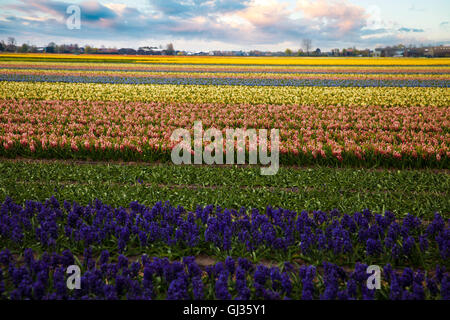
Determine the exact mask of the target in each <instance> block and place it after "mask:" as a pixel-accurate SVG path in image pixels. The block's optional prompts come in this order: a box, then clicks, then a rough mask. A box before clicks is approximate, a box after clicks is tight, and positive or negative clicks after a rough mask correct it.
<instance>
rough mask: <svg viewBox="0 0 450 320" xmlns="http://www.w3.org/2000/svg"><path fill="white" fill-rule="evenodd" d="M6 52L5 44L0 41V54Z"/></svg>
mask: <svg viewBox="0 0 450 320" xmlns="http://www.w3.org/2000/svg"><path fill="white" fill-rule="evenodd" d="M5 50H6V44H5V41H3V40H2V41H0V52H3V51H5Z"/></svg>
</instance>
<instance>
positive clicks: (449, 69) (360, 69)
mask: <svg viewBox="0 0 450 320" xmlns="http://www.w3.org/2000/svg"><path fill="white" fill-rule="evenodd" d="M0 56H1V55H0ZM0 65H1V66H11V68H14V67H15V66H21V67H23V66H26V67H28V66H29V67H30V68H32V67H48V68H52V69H58V68H61V69H63V68H75V67H79V68H80V69H81V68H86V69H91V70H92V69H95V68H105V69H117V70H121V69H124V70H126V69H133V70H134V69H138V70H150V71H151V70H172V69H174V70H182V69H188V70H192V69H195V70H202V71H205V72H207V71H208V70H224V71H226V70H230V69H232V70H238V71H246V70H247V71H252V72H254V71H261V72H262V71H267V70H270V71H305V70H307V71H311V72H319V71H323V72H329V71H333V72H349V71H352V72H355V73H364V72H373V71H379V72H386V73H389V72H392V73H401V72H400V71H405V73H406V72H407V71H414V72H428V71H432V72H440V73H450V65H448V66H445V65H435V66H433V65H426V66H425V65H407V66H403V67H396V66H376V67H373V66H364V65H353V66H342V65H341V66H334V65H298V66H290V67H286V66H282V65H278V66H277V65H269V66H265V65H235V66H231V65H212V64H209V65H208V64H196V65H191V64H164V63H152V64H147V65H145V64H136V63H125V62H122V63H107V62H97V63H91V62H60V61H58V60H55V61H32V62H29V61H20V60H7V61H2V59H1V57H0Z"/></svg>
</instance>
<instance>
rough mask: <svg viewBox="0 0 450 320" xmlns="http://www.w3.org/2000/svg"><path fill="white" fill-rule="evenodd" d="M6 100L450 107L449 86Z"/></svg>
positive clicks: (33, 89) (175, 89)
mask: <svg viewBox="0 0 450 320" xmlns="http://www.w3.org/2000/svg"><path fill="white" fill-rule="evenodd" d="M0 99H39V100H89V101H141V102H187V103H223V104H253V105H254V104H277V105H283V104H299V105H335V106H340V105H355V106H359V105H363V106H365V105H380V106H402V107H407V106H440V107H445V106H449V105H450V95H449V89H448V88H426V87H397V88H393V87H366V88H362V87H269V86H267V87H258V86H254V87H251V86H197V85H134V84H95V83H47V82H36V83H33V82H0Z"/></svg>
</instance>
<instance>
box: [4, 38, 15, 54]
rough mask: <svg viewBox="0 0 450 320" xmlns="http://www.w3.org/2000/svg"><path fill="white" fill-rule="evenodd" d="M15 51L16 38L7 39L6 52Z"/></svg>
mask: <svg viewBox="0 0 450 320" xmlns="http://www.w3.org/2000/svg"><path fill="white" fill-rule="evenodd" d="M16 49H17V47H16V38H14V37H8V45H7V46H6V51H9V52H15V51H16Z"/></svg>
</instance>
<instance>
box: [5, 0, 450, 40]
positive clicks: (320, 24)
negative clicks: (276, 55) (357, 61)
mask: <svg viewBox="0 0 450 320" xmlns="http://www.w3.org/2000/svg"><path fill="white" fill-rule="evenodd" d="M68 1H69V0H68ZM70 4H71V3H69V2H63V1H60V0H29V1H26V0H20V1H19V0H18V1H16V2H15V3H13V4H10V5H7V6H5V7H7V9H9V10H12V11H14V12H15V13H17V14H16V15H15V16H12V15H10V14H9V15H7V16H6V15H5V14H4V15H2V14H1V13H0V35H4V36H10V35H12V36H16V37H19V36H20V37H21V38H23V39H29V40H31V41H33V39H35V38H38V37H40V38H45V39H52V40H53V38H55V37H61V38H64V39H66V38H70V39H74V40H73V41H76V40H77V39H78V41H83V42H89V41H90V40H96V41H97V43H98V42H99V41H105V40H111V41H121V40H123V41H128V42H129V43H130V44H131V43H134V44H135V43H136V42H137V40H140V39H155V40H156V39H180V40H182V41H185V42H189V41H191V42H192V43H194V42H195V41H196V42H201V43H205V42H206V43H207V42H211V43H212V42H217V41H220V42H222V43H229V44H234V45H239V46H241V47H242V48H251V47H252V46H256V45H277V44H283V45H284V44H286V43H291V44H295V45H297V46H300V43H301V39H303V38H310V39H312V40H313V45H314V46H318V47H319V46H324V45H325V46H327V47H336V46H337V47H342V46H347V45H357V46H373V44H374V43H377V44H379V43H383V42H385V44H392V43H395V42H396V41H399V39H402V40H403V39H405V37H413V36H416V34H418V33H424V30H423V29H415V28H405V27H401V28H399V27H398V25H396V26H394V25H387V24H385V23H384V22H383V21H382V19H381V11H380V9H379V7H377V6H372V7H369V8H367V9H365V8H363V7H361V6H359V5H356V4H353V3H351V2H349V1H348V0H315V1H312V0H298V1H297V2H296V3H294V5H289V4H288V3H287V2H280V1H276V0H242V1H241V0H179V1H175V0H148V4H149V6H148V7H146V8H142V7H135V6H133V5H126V4H123V3H106V2H105V1H102V2H99V1H98V0H89V1H84V2H81V3H80V4H79V5H80V8H81V30H76V29H75V30H69V29H67V27H66V25H65V20H66V18H67V17H68V14H66V8H67V7H68V6H69V5H70ZM447 23H448V22H447ZM441 26H445V24H444V25H442V24H441ZM134 47H136V45H134Z"/></svg>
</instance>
